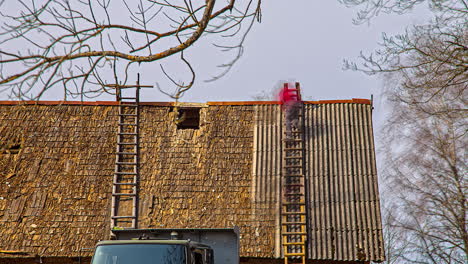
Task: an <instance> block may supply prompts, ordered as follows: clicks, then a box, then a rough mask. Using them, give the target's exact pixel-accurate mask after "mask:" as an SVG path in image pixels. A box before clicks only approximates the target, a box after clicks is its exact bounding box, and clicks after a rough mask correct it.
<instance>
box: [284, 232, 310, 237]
mask: <svg viewBox="0 0 468 264" xmlns="http://www.w3.org/2000/svg"><path fill="white" fill-rule="evenodd" d="M281 235H283V236H289V235H307V232H283V233H282V234H281Z"/></svg>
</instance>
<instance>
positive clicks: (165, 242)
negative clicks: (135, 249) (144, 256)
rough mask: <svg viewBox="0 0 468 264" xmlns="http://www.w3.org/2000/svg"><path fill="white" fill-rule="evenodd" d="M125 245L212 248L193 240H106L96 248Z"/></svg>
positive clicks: (100, 242)
mask: <svg viewBox="0 0 468 264" xmlns="http://www.w3.org/2000/svg"><path fill="white" fill-rule="evenodd" d="M124 244H127V245H128V244H160V245H184V246H195V247H199V248H200V247H202V248H210V247H209V246H208V245H205V244H202V243H199V242H196V241H191V240H168V239H157V240H156V239H131V240H104V241H99V242H98V243H97V244H96V246H102V245H124Z"/></svg>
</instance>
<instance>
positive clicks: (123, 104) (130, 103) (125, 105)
mask: <svg viewBox="0 0 468 264" xmlns="http://www.w3.org/2000/svg"><path fill="white" fill-rule="evenodd" d="M120 106H124V107H127V106H131V107H137V106H138V105H137V104H135V103H134V102H120Z"/></svg>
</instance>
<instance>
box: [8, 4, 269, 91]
mask: <svg viewBox="0 0 468 264" xmlns="http://www.w3.org/2000/svg"><path fill="white" fill-rule="evenodd" d="M11 4H15V5H17V7H16V8H15V10H19V11H18V13H15V14H11V13H8V12H6V11H5V10H6V9H5V8H4V7H6V5H11ZM0 5H1V7H3V8H0V20H1V22H2V23H3V25H2V26H1V29H0V45H1V46H2V48H1V49H0V90H2V91H3V92H5V91H6V92H11V96H12V97H19V98H27V99H38V98H40V97H41V96H42V95H43V94H44V93H45V92H47V91H48V90H50V89H52V88H54V87H56V88H61V89H63V91H64V97H65V98H67V97H70V96H73V97H76V96H81V98H84V97H94V96H98V95H100V94H101V93H105V92H107V93H113V88H115V87H116V86H117V85H124V84H126V83H127V82H128V81H129V78H130V77H129V73H132V74H133V75H136V74H134V70H135V67H136V66H139V65H140V64H141V65H143V66H146V67H153V68H155V67H154V63H156V64H159V65H161V64H160V63H161V62H162V61H163V60H164V59H167V58H168V57H170V56H175V55H177V56H178V57H179V58H180V61H181V62H182V63H183V65H185V72H186V73H188V74H189V76H190V77H187V74H185V76H184V77H185V78H187V79H188V80H187V81H186V82H181V81H175V79H176V78H175V77H174V76H172V74H170V73H169V72H168V71H167V70H165V68H164V67H163V66H161V70H162V73H163V74H164V75H165V76H166V77H168V78H169V80H170V81H172V83H173V84H174V85H175V87H176V88H175V91H174V92H171V93H169V92H167V91H166V92H167V93H168V94H169V95H170V96H172V97H173V98H175V99H178V98H179V97H180V96H182V95H183V93H184V92H185V91H187V90H188V89H190V88H191V87H192V85H193V82H194V80H195V71H194V69H193V68H192V66H191V64H190V62H189V60H188V59H187V58H186V56H184V51H187V50H188V49H189V48H190V47H192V45H193V44H194V43H196V42H197V41H199V40H200V38H202V37H203V36H205V35H217V36H219V37H220V40H219V41H222V43H223V45H217V46H218V47H219V48H222V49H225V50H227V51H233V52H234V54H235V55H234V59H233V60H232V61H230V62H228V63H225V64H223V65H222V67H224V69H226V71H227V70H229V69H230V67H232V65H233V64H234V63H235V61H236V60H237V59H238V58H239V57H240V56H241V55H242V50H243V42H244V40H245V36H246V35H247V33H248V32H249V31H250V29H251V27H252V25H253V23H254V21H257V20H259V19H260V16H261V11H260V6H261V0H248V1H236V0H224V1H216V0H205V1H193V0H174V1H172V0H171V1H167V0H162V1H159V0H136V1H129V0H116V1H110V0H77V1H70V0H42V1H37V0H18V1H14V3H13V1H0ZM1 10H3V11H1ZM226 39H231V41H226ZM226 43H227V44H226ZM207 56H208V54H207ZM132 71H133V72H132ZM226 71H224V72H222V73H220V75H223V74H225V73H226ZM178 73H179V74H180V70H178ZM216 77H218V76H216ZM179 78H180V75H179ZM0 92H1V91H0Z"/></svg>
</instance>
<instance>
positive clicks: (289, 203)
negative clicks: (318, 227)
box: [283, 202, 305, 206]
mask: <svg viewBox="0 0 468 264" xmlns="http://www.w3.org/2000/svg"><path fill="white" fill-rule="evenodd" d="M285 205H305V203H304V202H284V203H283V206H285Z"/></svg>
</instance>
